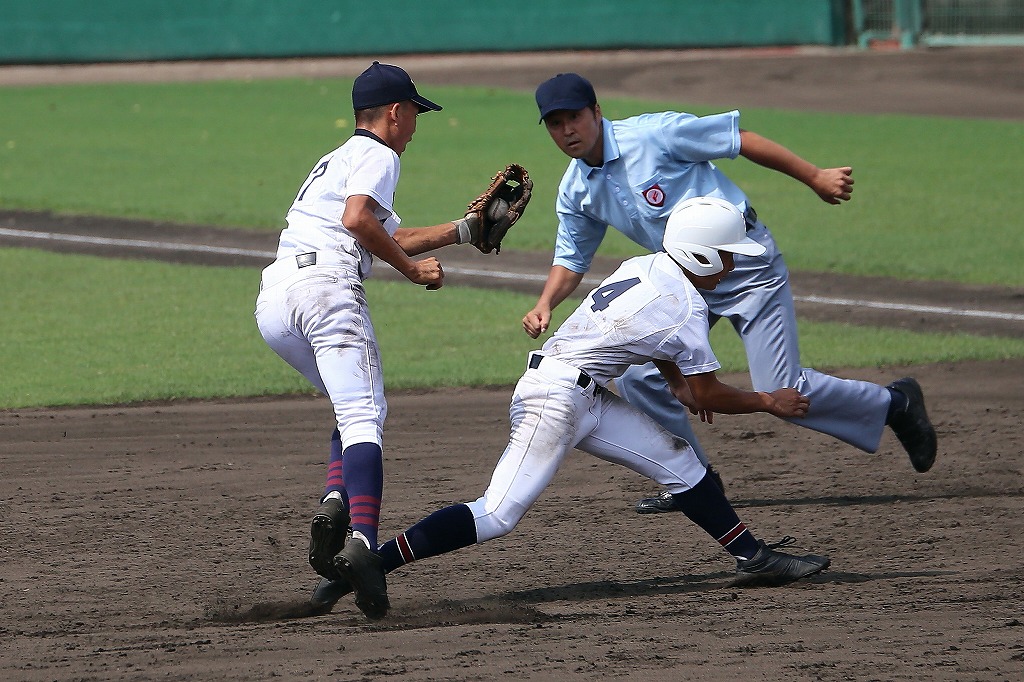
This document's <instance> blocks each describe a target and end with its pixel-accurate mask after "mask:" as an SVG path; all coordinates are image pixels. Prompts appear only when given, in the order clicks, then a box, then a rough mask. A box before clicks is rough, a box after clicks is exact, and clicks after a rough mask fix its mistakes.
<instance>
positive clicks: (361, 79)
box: [352, 62, 441, 113]
mask: <svg viewBox="0 0 1024 682" xmlns="http://www.w3.org/2000/svg"><path fill="white" fill-rule="evenodd" d="M405 100H411V101H412V102H413V103H414V104H415V105H416V106H418V107H419V108H420V113H423V112H424V111H441V107H440V106H439V105H437V104H434V103H433V102H431V101H430V100H429V99H427V98H426V97H422V96H420V93H418V92H416V85H415V84H414V83H413V82H412V78H410V77H409V74H407V73H406V72H405V69H403V68H402V67H400V66H394V65H393V64H381V63H380V62H374V63H373V64H371V65H370V66H369V68H367V69H366V71H363V72H362V73H361V74H359V75H358V76H357V77H356V80H355V83H353V84H352V108H353V109H355V110H356V111H359V110H360V109H370V108H372V107H379V106H381V105H383V104H393V103H395V102H404V101H405Z"/></svg>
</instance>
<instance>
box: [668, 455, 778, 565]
mask: <svg viewBox="0 0 1024 682" xmlns="http://www.w3.org/2000/svg"><path fill="white" fill-rule="evenodd" d="M672 499H673V500H675V503H676V506H677V507H678V508H679V509H680V510H681V511H682V512H683V513H684V514H686V518H688V519H690V520H691V521H693V522H694V523H696V524H697V525H698V526H700V527H701V528H703V529H704V532H705V533H707V534H708V535H710V536H711V537H713V538H714V539H715V540H718V543H719V544H720V545H722V547H724V548H725V551H727V552H729V554H732V555H733V556H734V557H737V558H739V559H749V558H750V557H752V556H754V555H755V554H757V550H758V549H760V546H759V545H758V544H757V540H756V539H754V536H753V534H751V532H750V531H749V530H747V527H746V526H745V525H743V522H742V521H740V518H739V517H738V516H736V512H735V511H733V508H732V505H731V504H729V500H727V499H726V497H725V493H723V492H722V490H721V489H720V488H719V487H718V486H717V485H716V484H715V482H714V480H713V479H712V477H711V476H708V475H705V476H704V478H702V479H700V483H698V484H697V485H695V486H693V487H692V488H690V489H689V490H687V491H686V492H682V493H676V494H674V495H673V496H672Z"/></svg>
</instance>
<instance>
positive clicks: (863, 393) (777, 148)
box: [523, 73, 937, 513]
mask: <svg viewBox="0 0 1024 682" xmlns="http://www.w3.org/2000/svg"><path fill="white" fill-rule="evenodd" d="M536 100H537V107H538V109H539V111H540V122H541V123H543V124H544V126H545V127H546V128H547V131H548V134H550V136H551V139H552V141H554V143H555V145H556V146H557V147H558V148H559V149H560V150H562V152H563V153H565V154H566V156H568V157H570V158H571V159H572V160H571V161H570V162H569V165H568V167H567V168H566V171H565V174H564V175H563V176H562V180H561V183H560V184H559V187H558V197H557V199H556V204H555V211H556V213H557V216H558V231H557V233H556V237H555V252H554V259H553V265H552V267H551V272H550V274H549V275H548V278H547V282H546V283H545V285H544V289H543V291H542V293H541V295H540V298H539V299H538V300H537V304H536V305H535V306H534V308H533V309H532V310H530V311H529V312H528V313H527V314H526V316H525V317H524V318H523V329H524V330H525V331H526V333H527V334H529V335H530V336H531V337H533V338H536V337H537V336H539V335H540V334H542V333H544V332H545V331H546V330H547V328H548V326H549V325H550V322H551V311H552V309H554V308H555V307H556V306H557V305H558V304H559V303H561V302H562V301H563V300H565V298H566V297H568V296H569V295H570V294H571V293H572V292H573V291H574V290H575V289H576V287H577V286H579V284H580V282H581V281H582V280H583V276H584V274H586V272H587V271H588V270H589V269H590V265H591V262H592V260H593V258H594V254H595V253H596V252H597V249H598V247H599V246H600V244H601V241H602V240H603V239H604V235H605V232H606V231H607V229H608V227H609V226H610V227H612V228H614V229H616V230H618V231H619V232H621V233H622V234H624V235H625V236H626V237H628V238H629V239H631V240H633V241H634V242H636V243H637V244H639V245H641V246H643V247H644V248H646V249H648V250H650V251H658V250H661V243H662V237H663V236H664V232H665V222H666V220H667V219H668V216H669V214H670V213H671V212H672V209H673V208H674V207H675V206H676V205H678V204H680V203H682V202H683V201H685V200H686V199H689V198H691V197H695V196H711V197H718V198H721V199H725V200H727V201H729V202H731V203H732V204H734V205H735V206H736V207H737V208H738V209H739V210H740V211H741V212H743V214H744V216H745V217H746V221H747V231H748V235H749V236H750V237H751V238H752V239H754V240H755V241H757V242H759V243H761V244H763V245H764V246H765V247H766V249H767V250H766V251H765V253H764V255H762V256H736V258H735V262H736V269H735V270H734V271H733V272H732V273H731V274H730V275H729V276H728V277H726V278H725V280H723V282H722V283H721V284H720V285H719V286H718V288H717V289H716V290H714V291H709V292H703V294H704V297H705V299H706V300H707V302H708V305H709V308H710V311H711V313H712V318H711V323H712V324H714V323H715V322H717V321H718V320H719V319H722V318H726V319H728V320H729V322H731V323H732V326H733V328H734V329H735V330H736V332H737V333H738V334H739V335H740V338H741V339H742V341H743V346H744V348H745V350H746V354H747V362H748V365H749V367H750V376H751V380H752V383H753V387H754V390H756V391H772V390H775V389H777V388H782V387H791V388H796V389H798V390H799V391H800V392H801V393H803V394H804V395H806V396H808V397H809V398H810V400H811V407H810V410H809V412H808V413H807V416H806V417H805V418H803V419H798V420H792V421H793V423H794V424H798V425H800V426H804V427H807V428H810V429H814V430H815V431H820V432H822V433H826V434H829V435H831V436H834V437H835V438H838V439H839V440H842V441H844V442H846V443H849V444H851V445H853V446H855V447H858V448H860V449H861V450H863V451H865V452H869V453H873V452H875V451H876V450H878V448H879V446H880V444H881V439H882V434H883V432H884V428H885V426H886V425H889V426H890V427H891V428H892V429H893V431H894V432H895V434H896V436H897V438H898V439H899V441H900V443H901V444H902V445H903V447H904V449H905V450H906V451H907V454H908V455H909V456H910V460H911V463H912V464H913V466H914V468H915V469H916V470H917V471H920V472H924V471H927V470H928V469H930V468H931V466H932V464H933V462H934V461H935V455H936V450H937V438H936V434H935V429H934V428H933V427H932V425H931V422H930V421H929V419H928V416H927V413H926V412H925V408H924V397H923V395H922V391H921V387H920V386H919V385H918V383H917V381H915V380H914V379H912V378H909V377H906V378H903V379H899V380H897V381H894V382H893V383H891V384H889V385H888V386H879V385H877V384H873V383H869V382H865V381H852V380H848V379H840V378H837V377H834V376H830V375H828V374H823V373H821V372H818V371H815V370H813V369H809V368H806V367H803V366H802V365H801V364H800V351H799V344H798V339H797V325H796V315H795V313H794V309H793V295H792V292H791V291H790V287H789V271H788V270H787V268H786V264H785V262H784V261H783V259H782V254H781V253H779V250H778V248H777V246H776V245H775V240H774V239H773V238H772V235H771V233H770V232H769V231H768V228H767V227H765V224H764V223H763V222H762V220H761V219H760V218H759V217H758V215H757V213H756V212H755V210H754V208H753V207H752V206H751V205H750V201H749V199H748V198H747V196H746V194H744V193H743V190H741V189H740V188H739V187H738V186H737V185H736V184H735V183H734V182H732V181H731V180H730V179H729V178H728V177H726V176H725V174H724V173H722V171H721V170H719V168H718V167H717V166H715V164H714V163H713V162H714V161H715V160H716V159H734V158H736V157H737V156H743V157H744V158H746V159H749V160H750V161H753V162H754V163H756V164H758V165H761V166H764V167H766V168H770V169H772V170H775V171H778V172H780V173H784V174H786V175H788V176H790V177H792V178H794V179H796V180H799V181H800V182H802V183H804V184H805V185H807V186H808V187H809V188H810V189H811V190H812V191H814V193H815V194H817V195H818V196H819V197H820V198H821V199H822V200H823V201H825V202H827V203H829V204H840V203H841V202H843V201H848V200H849V199H850V196H851V193H852V191H853V177H852V174H853V169H852V168H850V167H841V168H819V167H818V166H816V165H814V164H812V163H810V162H808V161H806V160H804V159H803V158H801V157H800V156H798V155H796V154H795V153H793V152H792V151H790V150H789V149H787V148H785V147H783V146H782V145H780V144H778V143H776V142H773V141H771V140H769V139H767V138H765V137H763V136H761V135H758V134H756V133H753V132H750V131H749V130H744V129H742V128H740V113H739V112H738V111H730V112H727V113H722V114H715V115H711V116H694V115H692V114H687V113H680V112H662V113H655V114H642V115H640V116H634V117H631V118H627V119H623V120H619V121H611V120H606V119H605V118H604V117H603V116H602V115H601V105H600V104H598V101H597V95H596V94H595V92H594V88H593V86H592V85H591V84H590V82H589V81H588V80H587V79H586V78H584V77H582V76H580V75H579V74H575V73H561V74H558V75H556V76H554V77H553V78H551V79H549V80H547V81H545V82H543V83H541V84H540V86H538V88H537V91H536ZM617 387H618V389H619V392H620V393H621V394H622V396H623V397H624V398H626V399H627V400H628V401H629V402H630V403H632V404H633V405H635V406H636V407H638V408H640V409H642V410H643V411H644V412H646V413H647V414H649V415H650V416H651V417H653V418H654V419H655V420H656V421H658V422H659V423H660V424H662V425H663V426H664V427H666V428H667V429H668V430H669V431H672V432H673V433H675V434H676V435H677V436H680V437H682V438H685V439H686V440H687V441H689V443H690V444H691V445H692V446H693V448H694V450H695V451H696V452H697V455H698V457H699V458H700V459H701V461H702V462H703V463H704V464H705V465H706V466H708V467H709V470H710V471H711V473H712V475H713V476H715V477H716V479H717V480H719V481H720V480H721V478H720V476H719V475H718V474H717V472H715V471H714V468H713V467H712V466H710V463H709V462H708V461H707V456H706V454H705V453H704V450H703V448H702V447H701V446H700V443H699V441H698V440H697V438H696V436H695V435H694V433H693V430H692V428H691V426H690V420H689V416H688V414H687V411H686V409H685V408H683V406H682V405H681V404H679V403H678V402H677V401H676V400H675V398H674V397H673V396H672V393H671V391H669V389H668V385H667V382H666V381H665V379H664V377H662V376H661V373H660V372H659V371H658V369H657V368H656V367H655V366H654V364H653V363H650V364H647V365H641V366H634V367H632V368H631V369H630V370H629V371H627V372H626V374H624V375H623V376H622V378H621V379H620V380H619V381H618V382H617ZM675 510H676V509H675V507H674V504H673V502H672V497H671V495H668V494H662V495H661V496H659V497H654V498H649V499H645V500H642V501H641V502H640V503H639V504H638V505H637V511H638V512H641V513H652V512H663V511H675Z"/></svg>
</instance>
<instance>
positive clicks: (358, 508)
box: [341, 443, 384, 547]
mask: <svg viewBox="0 0 1024 682" xmlns="http://www.w3.org/2000/svg"><path fill="white" fill-rule="evenodd" d="M341 463H342V471H343V472H344V473H343V477H344V480H345V489H346V490H348V499H349V508H348V511H349V514H350V515H351V516H352V532H353V533H362V535H363V537H365V538H366V540H367V542H369V543H370V547H376V546H377V528H378V527H379V525H380V498H381V495H382V493H383V491H384V456H383V453H382V452H381V449H380V446H379V445H377V444H376V443H355V444H353V445H350V446H348V447H347V448H345V452H344V453H343V455H342V460H341Z"/></svg>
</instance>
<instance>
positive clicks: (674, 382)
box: [654, 360, 714, 424]
mask: <svg viewBox="0 0 1024 682" xmlns="http://www.w3.org/2000/svg"><path fill="white" fill-rule="evenodd" d="M654 365H655V367H657V368H658V370H659V371H660V372H661V375H662V376H663V377H665V381H667V382H668V387H669V390H670V391H672V395H673V396H674V397H675V399H676V400H678V401H679V402H680V403H681V404H682V405H683V406H684V407H686V409H688V410H689V411H690V413H691V414H696V415H699V416H700V420H701V421H702V422H707V423H708V424H711V423H713V422H714V412H712V411H711V410H705V409H703V408H702V407H701V406H700V404H699V403H698V402H697V399H696V398H694V397H693V392H692V391H691V390H690V386H689V384H687V383H686V377H684V376H683V373H682V372H680V371H679V367H678V366H677V365H676V364H675V363H673V362H669V361H668V360H655V361H654Z"/></svg>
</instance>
